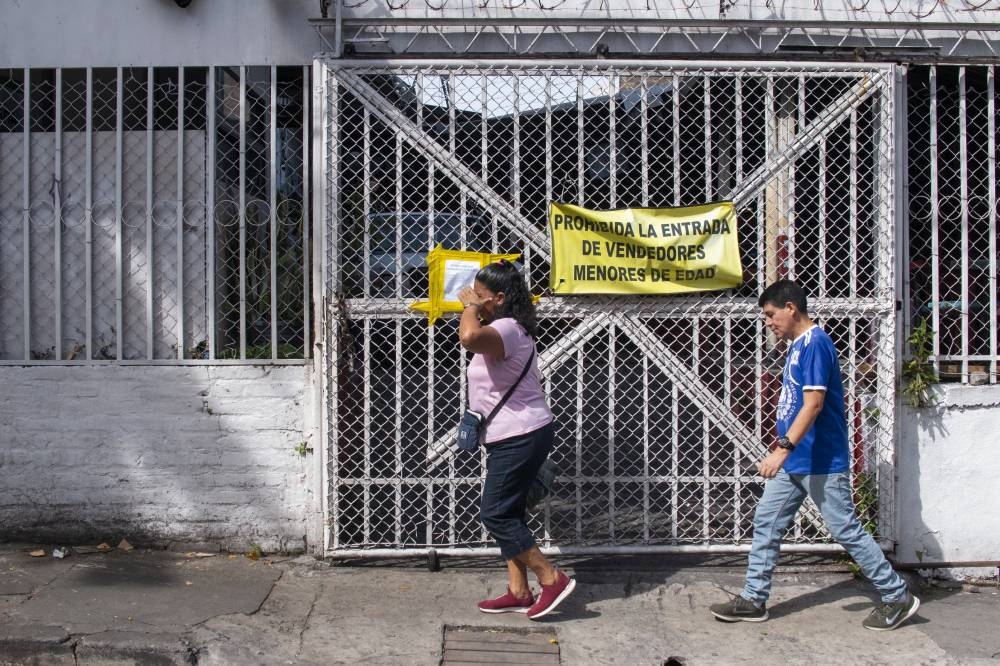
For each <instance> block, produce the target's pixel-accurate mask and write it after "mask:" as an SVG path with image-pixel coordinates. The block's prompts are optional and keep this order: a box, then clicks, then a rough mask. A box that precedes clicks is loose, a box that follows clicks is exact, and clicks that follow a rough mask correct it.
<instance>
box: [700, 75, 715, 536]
mask: <svg viewBox="0 0 1000 666" xmlns="http://www.w3.org/2000/svg"><path fill="white" fill-rule="evenodd" d="M702 92H703V94H704V104H705V108H704V111H703V112H704V118H705V201H713V200H714V198H713V195H712V82H711V78H710V77H708V76H706V77H705V78H704V79H703V80H702ZM706 490H707V489H706ZM706 495H707V492H706ZM707 524H708V523H707V521H706V525H707Z"/></svg>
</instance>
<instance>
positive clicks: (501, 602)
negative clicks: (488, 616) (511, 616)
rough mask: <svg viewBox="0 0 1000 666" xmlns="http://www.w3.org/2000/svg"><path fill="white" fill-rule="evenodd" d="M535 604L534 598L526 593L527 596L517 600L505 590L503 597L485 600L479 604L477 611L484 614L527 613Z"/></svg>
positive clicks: (508, 590)
mask: <svg viewBox="0 0 1000 666" xmlns="http://www.w3.org/2000/svg"><path fill="white" fill-rule="evenodd" d="M533 603H535V597H533V596H532V595H531V592H528V596H526V597H524V598H523V599H518V598H517V597H515V596H514V595H513V594H511V592H510V588H509V587H508V588H507V592H505V593H504V594H503V596H499V597H497V598H496V599H486V600H485V601H480V602H479V610H481V611H482V612H484V613H527V612H528V609H529V608H531V605H532V604H533Z"/></svg>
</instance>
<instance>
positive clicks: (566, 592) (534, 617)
mask: <svg viewBox="0 0 1000 666" xmlns="http://www.w3.org/2000/svg"><path fill="white" fill-rule="evenodd" d="M575 589H576V580H575V579H573V578H570V579H569V583H567V584H566V589H564V590H563V591H562V592H560V593H559V596H558V597H556V600H555V601H553V602H552V603H551V604H549V607H548V608H546V609H545V610H543V611H542V612H541V613H538V614H537V615H529V616H528V619H529V620H537V619H538V618H540V617H544V616H546V615H548V614H549V613H551V612H552V611H554V610H555V609H556V606H558V605H559V604H561V603H562V602H563V600H564V599H565V598H566V597H568V596H569V594H570V592H572V591H573V590H575Z"/></svg>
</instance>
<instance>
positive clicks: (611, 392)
mask: <svg viewBox="0 0 1000 666" xmlns="http://www.w3.org/2000/svg"><path fill="white" fill-rule="evenodd" d="M607 331H608V477H607V478H608V536H609V538H610V539H611V543H614V542H615V540H616V538H617V536H616V525H615V518H616V512H615V435H616V432H615V411H616V407H615V386H616V384H617V382H616V381H615V372H616V371H617V364H616V363H615V358H616V354H615V350H616V347H617V345H616V344H615V340H616V332H617V329H616V327H615V326H614V325H613V324H612V325H610V326H608V328H607Z"/></svg>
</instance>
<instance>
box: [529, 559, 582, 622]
mask: <svg viewBox="0 0 1000 666" xmlns="http://www.w3.org/2000/svg"><path fill="white" fill-rule="evenodd" d="M556 573H557V574H558V576H557V577H556V582H555V583H553V584H552V585H542V593H541V594H539V595H538V601H536V602H535V605H534V606H532V607H531V608H529V609H528V619H529V620H537V619H538V618H540V617H542V616H543V615H548V614H549V613H551V612H552V611H554V610H555V609H556V606H558V605H559V604H561V603H562V601H563V599H565V598H566V597H568V596H569V595H570V592H572V591H573V589H574V588H576V581H575V580H573V579H572V578H570V577H569V576H567V575H566V574H564V573H563V572H562V571H557V572H556Z"/></svg>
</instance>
